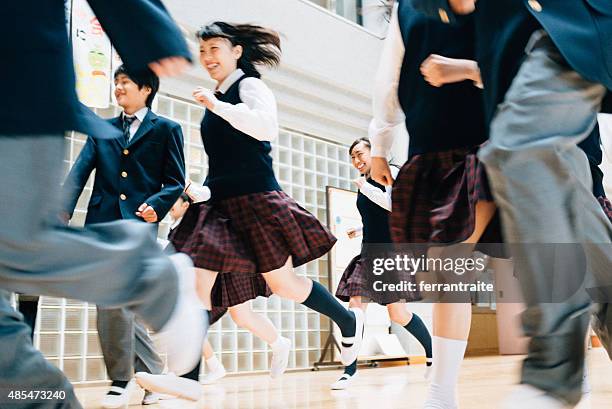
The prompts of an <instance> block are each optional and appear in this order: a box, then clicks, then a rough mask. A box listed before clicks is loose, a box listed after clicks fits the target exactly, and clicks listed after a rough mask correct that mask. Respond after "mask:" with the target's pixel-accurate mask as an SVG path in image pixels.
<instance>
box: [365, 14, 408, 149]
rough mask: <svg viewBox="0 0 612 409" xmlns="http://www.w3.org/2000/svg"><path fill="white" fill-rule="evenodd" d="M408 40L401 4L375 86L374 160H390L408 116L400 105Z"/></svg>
mask: <svg viewBox="0 0 612 409" xmlns="http://www.w3.org/2000/svg"><path fill="white" fill-rule="evenodd" d="M405 53H406V49H405V47H404V40H403V39H402V33H401V30H400V26H399V20H398V12H397V5H395V6H394V7H393V14H392V16H391V23H390V25H389V31H388V33H387V38H385V42H384V46H383V51H382V55H381V57H380V62H379V65H378V71H377V73H376V81H375V85H374V98H373V113H374V118H373V119H372V121H371V122H370V127H369V130H368V136H369V138H370V142H371V143H372V150H371V155H372V157H383V158H387V157H388V156H389V153H390V152H391V147H392V146H393V136H394V134H393V132H394V129H395V127H396V126H399V125H402V124H404V122H405V120H406V117H405V115H404V111H403V110H402V107H401V105H400V103H399V97H398V87H399V80H400V74H401V71H402V64H403V62H404V54H405Z"/></svg>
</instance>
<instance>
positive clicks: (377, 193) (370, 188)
mask: <svg viewBox="0 0 612 409" xmlns="http://www.w3.org/2000/svg"><path fill="white" fill-rule="evenodd" d="M390 169H391V176H393V179H395V178H396V177H397V175H398V173H399V169H398V168H396V167H395V166H390ZM359 191H360V192H361V193H362V194H363V195H364V196H365V197H367V198H368V199H370V200H371V201H372V202H374V203H376V204H377V205H379V206H380V207H382V208H383V209H385V210H386V211H388V212H390V211H391V208H392V207H391V194H392V186H385V191H384V192H383V191H382V190H380V189H379V188H378V187H376V186H374V185H373V184H371V183H370V182H368V181H366V182H365V183H364V184H363V186H362V187H361V188H360V189H359Z"/></svg>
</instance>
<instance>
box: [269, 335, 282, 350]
mask: <svg viewBox="0 0 612 409" xmlns="http://www.w3.org/2000/svg"><path fill="white" fill-rule="evenodd" d="M282 346H283V337H281V336H280V335H279V336H277V337H276V341H274V342H273V343H271V344H270V348H272V349H279V348H281V347H282Z"/></svg>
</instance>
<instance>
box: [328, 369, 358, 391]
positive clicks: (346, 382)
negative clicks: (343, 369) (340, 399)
mask: <svg viewBox="0 0 612 409" xmlns="http://www.w3.org/2000/svg"><path fill="white" fill-rule="evenodd" d="M356 377H357V372H355V374H354V375H352V376H351V375H349V374H347V373H343V374H342V376H341V377H340V379H338V380H337V381H336V382H334V383H332V384H331V389H332V390H334V391H341V390H344V389H348V387H349V386H351V385H352V384H353V381H354V380H355V378H356Z"/></svg>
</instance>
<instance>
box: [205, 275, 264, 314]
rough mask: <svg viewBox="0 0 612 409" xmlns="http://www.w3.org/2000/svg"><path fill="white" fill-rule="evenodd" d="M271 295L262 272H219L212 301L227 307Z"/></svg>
mask: <svg viewBox="0 0 612 409" xmlns="http://www.w3.org/2000/svg"><path fill="white" fill-rule="evenodd" d="M271 295H272V291H271V290H270V287H268V285H267V284H266V280H264V278H263V276H262V275H261V274H256V273H246V274H245V273H225V274H217V279H216V280H215V284H214V285H213V288H212V291H211V294H210V301H211V303H212V305H213V307H215V308H227V307H233V306H234V305H238V304H242V303H244V302H247V301H249V300H252V299H255V298H257V297H259V296H261V297H269V296H271Z"/></svg>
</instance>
